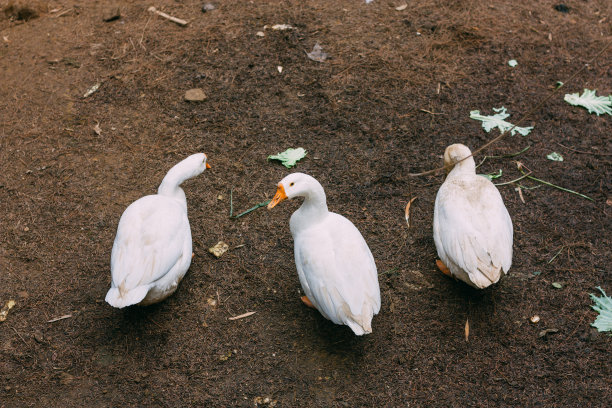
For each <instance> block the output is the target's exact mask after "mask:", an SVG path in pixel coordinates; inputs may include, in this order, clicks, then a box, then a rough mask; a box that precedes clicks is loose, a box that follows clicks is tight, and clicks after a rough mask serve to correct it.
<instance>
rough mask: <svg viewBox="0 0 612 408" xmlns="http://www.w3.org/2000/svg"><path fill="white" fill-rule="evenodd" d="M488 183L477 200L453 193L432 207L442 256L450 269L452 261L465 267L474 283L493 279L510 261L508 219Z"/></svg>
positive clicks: (500, 201)
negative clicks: (450, 196)
mask: <svg viewBox="0 0 612 408" xmlns="http://www.w3.org/2000/svg"><path fill="white" fill-rule="evenodd" d="M491 187H492V188H493V189H494V191H487V192H486V195H484V197H483V199H482V200H481V201H479V202H477V203H475V202H474V201H470V200H469V199H468V198H467V197H465V196H463V195H462V194H459V193H457V194H453V195H452V201H448V200H445V202H444V203H440V202H437V203H436V209H435V223H434V239H435V240H436V244H437V245H438V246H440V247H441V248H439V249H441V251H439V252H440V256H441V257H442V258H443V259H442V260H443V261H445V262H448V261H450V262H448V263H450V265H448V266H449V268H451V271H452V269H453V268H452V264H453V263H454V264H455V265H456V266H457V267H458V268H460V269H462V270H463V271H465V272H466V273H467V274H468V275H469V278H470V280H471V281H472V282H473V283H475V284H476V285H477V286H478V287H485V286H488V285H489V284H490V283H493V282H497V281H498V280H499V277H500V270H502V269H503V270H504V271H507V270H508V269H509V268H510V265H511V263H512V221H511V220H510V216H509V215H508V211H507V210H506V208H505V206H504V204H503V201H502V200H501V196H500V195H499V192H497V189H495V187H493V186H491ZM445 257H446V258H447V259H444V258H445ZM483 278H486V279H483Z"/></svg>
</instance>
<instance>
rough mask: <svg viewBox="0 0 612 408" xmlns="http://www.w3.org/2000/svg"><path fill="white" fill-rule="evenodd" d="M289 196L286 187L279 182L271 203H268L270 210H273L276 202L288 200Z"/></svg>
mask: <svg viewBox="0 0 612 408" xmlns="http://www.w3.org/2000/svg"><path fill="white" fill-rule="evenodd" d="M287 198H288V197H287V194H285V187H283V185H282V184H281V183H278V188H277V189H276V194H274V197H273V198H272V201H270V204H268V210H271V209H272V208H274V206H276V204H278V203H280V202H281V201H283V200H286V199H287Z"/></svg>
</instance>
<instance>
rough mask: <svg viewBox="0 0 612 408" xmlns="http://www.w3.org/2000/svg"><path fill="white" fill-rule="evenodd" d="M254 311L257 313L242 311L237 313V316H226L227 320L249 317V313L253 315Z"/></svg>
mask: <svg viewBox="0 0 612 408" xmlns="http://www.w3.org/2000/svg"><path fill="white" fill-rule="evenodd" d="M255 313H257V312H246V313H243V314H241V315H238V316H234V317H228V320H238V319H242V318H245V317H249V316H251V315H254V314H255Z"/></svg>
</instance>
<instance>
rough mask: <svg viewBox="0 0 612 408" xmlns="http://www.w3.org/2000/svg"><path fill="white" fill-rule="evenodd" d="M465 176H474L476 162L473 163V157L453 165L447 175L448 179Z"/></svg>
mask: <svg viewBox="0 0 612 408" xmlns="http://www.w3.org/2000/svg"><path fill="white" fill-rule="evenodd" d="M465 174H476V162H474V157H473V156H470V157H468V158H467V159H465V160H463V161H461V162H459V163H457V164H455V166H454V167H453V169H452V170H451V171H450V173H448V177H457V176H461V175H465Z"/></svg>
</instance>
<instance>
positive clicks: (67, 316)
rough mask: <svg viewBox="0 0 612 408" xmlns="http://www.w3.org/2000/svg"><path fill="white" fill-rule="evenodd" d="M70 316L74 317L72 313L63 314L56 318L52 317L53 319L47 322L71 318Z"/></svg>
mask: <svg viewBox="0 0 612 408" xmlns="http://www.w3.org/2000/svg"><path fill="white" fill-rule="evenodd" d="M70 317H72V315H71V314H67V315H63V316H60V317H56V318H54V319H51V320H47V323H53V322H57V321H59V320H64V319H68V318H70Z"/></svg>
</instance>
